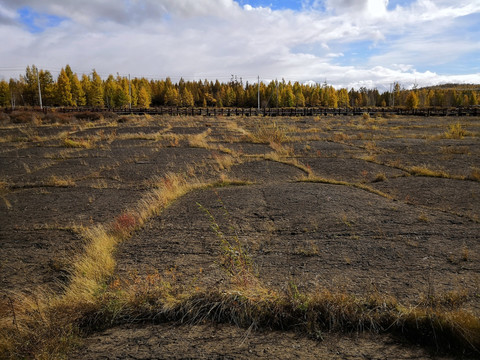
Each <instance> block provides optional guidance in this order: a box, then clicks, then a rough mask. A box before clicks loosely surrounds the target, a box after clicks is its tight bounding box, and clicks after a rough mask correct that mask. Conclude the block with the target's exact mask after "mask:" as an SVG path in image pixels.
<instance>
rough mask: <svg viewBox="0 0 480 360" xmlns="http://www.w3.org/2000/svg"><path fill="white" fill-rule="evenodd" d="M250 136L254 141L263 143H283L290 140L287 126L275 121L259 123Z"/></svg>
mask: <svg viewBox="0 0 480 360" xmlns="http://www.w3.org/2000/svg"><path fill="white" fill-rule="evenodd" d="M250 138H251V140H252V141H253V142H255V143H261V144H271V143H276V144H283V143H285V142H288V141H289V140H290V139H289V136H288V130H287V128H286V127H285V126H281V125H279V124H278V123H277V122H275V121H274V122H272V123H261V124H260V125H257V126H256V127H255V129H254V130H253V132H252V133H251V134H250Z"/></svg>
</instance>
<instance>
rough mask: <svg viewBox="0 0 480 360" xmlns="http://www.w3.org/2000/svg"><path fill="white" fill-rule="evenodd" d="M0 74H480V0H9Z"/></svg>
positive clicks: (0, 16)
mask: <svg viewBox="0 0 480 360" xmlns="http://www.w3.org/2000/svg"><path fill="white" fill-rule="evenodd" d="M0 38H1V39H2V42H1V45H0V79H1V78H5V79H7V80H8V78H9V77H18V76H19V74H23V73H24V71H25V67H26V66H27V65H31V64H35V65H37V66H38V67H40V68H42V69H46V70H50V71H51V72H52V74H53V75H54V76H55V77H56V75H57V74H58V71H59V70H60V68H61V67H64V66H65V65H66V64H70V66H71V67H72V69H73V71H74V72H77V73H79V74H81V73H90V72H91V70H92V69H93V68H95V69H96V70H97V72H98V73H100V74H101V75H102V76H105V75H108V74H116V73H119V74H120V75H126V74H131V75H132V76H138V77H140V76H144V77H147V78H154V79H162V78H165V77H167V76H170V77H171V78H172V80H173V81H178V79H179V78H180V77H183V78H184V79H186V80H199V79H205V78H208V79H212V80H214V79H219V80H221V81H228V80H229V79H230V77H231V75H232V74H233V75H237V76H238V77H242V78H243V79H244V80H249V81H253V80H254V79H256V77H257V75H259V76H260V78H261V79H262V80H263V81H269V80H272V79H279V80H280V79H282V78H284V79H286V80H292V81H300V82H307V81H315V82H322V83H323V82H324V81H325V80H326V81H327V82H328V83H329V84H333V85H334V86H336V87H357V88H358V87H360V86H366V87H377V88H379V89H380V90H385V89H388V86H389V84H390V83H392V82H394V81H397V82H400V83H401V84H402V85H404V86H405V87H407V88H408V87H410V86H412V85H413V84H414V83H416V84H418V85H420V86H423V85H430V84H438V83H445V82H460V83H473V82H475V83H480V40H479V39H480V0H297V1H295V0H236V1H235V0H82V1H78V0H41V1H39V0H0Z"/></svg>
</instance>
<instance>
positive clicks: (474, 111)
mask: <svg viewBox="0 0 480 360" xmlns="http://www.w3.org/2000/svg"><path fill="white" fill-rule="evenodd" d="M50 109H52V110H53V109H54V111H57V112H62V113H70V112H113V113H116V114H118V115H144V114H148V115H172V116H271V117H275V116H328V115H330V116H333V115H344V116H349V115H363V114H368V115H371V116H375V115H376V114H381V115H387V116H388V115H410V116H480V107H479V106H470V107H458V108H435V107H432V108H421V109H405V108H363V107H362V108H360V107H358V108H323V107H311V108H307V107H304V108H260V109H258V108H216V107H201V108H200V107H154V108H132V109H128V108H112V109H108V108H94V107H78V108H77V107H68V108H67V107H60V108H50ZM50 109H49V108H43V111H44V112H49V111H51V110H50ZM6 110H7V111H11V109H6ZM22 110H25V109H22ZM27 110H35V108H28V109H27ZM37 110H38V109H37Z"/></svg>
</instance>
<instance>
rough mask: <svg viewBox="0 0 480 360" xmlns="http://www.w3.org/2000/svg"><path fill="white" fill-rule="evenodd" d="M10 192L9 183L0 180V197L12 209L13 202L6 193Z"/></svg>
mask: <svg viewBox="0 0 480 360" xmlns="http://www.w3.org/2000/svg"><path fill="white" fill-rule="evenodd" d="M9 192H10V186H9V185H8V183H7V182H6V181H4V180H0V198H1V199H2V200H3V202H4V203H5V206H6V207H7V209H10V208H11V207H12V204H11V203H10V201H8V199H7V198H6V195H7V194H8V193H9Z"/></svg>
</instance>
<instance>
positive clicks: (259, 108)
mask: <svg viewBox="0 0 480 360" xmlns="http://www.w3.org/2000/svg"><path fill="white" fill-rule="evenodd" d="M258 110H260V75H258Z"/></svg>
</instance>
